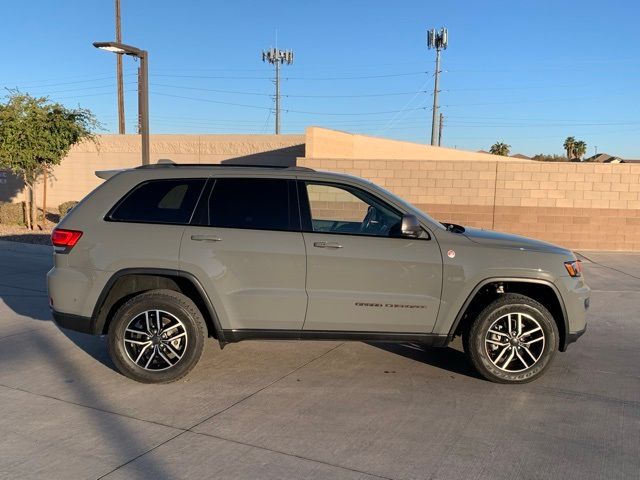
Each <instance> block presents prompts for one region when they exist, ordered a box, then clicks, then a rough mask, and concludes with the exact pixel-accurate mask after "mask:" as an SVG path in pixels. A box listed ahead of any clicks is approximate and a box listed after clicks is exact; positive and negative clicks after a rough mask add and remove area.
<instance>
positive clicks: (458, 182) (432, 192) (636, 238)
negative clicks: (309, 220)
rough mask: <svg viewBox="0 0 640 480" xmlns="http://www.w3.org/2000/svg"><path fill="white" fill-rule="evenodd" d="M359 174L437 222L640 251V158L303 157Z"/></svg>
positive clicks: (303, 160) (578, 245)
mask: <svg viewBox="0 0 640 480" xmlns="http://www.w3.org/2000/svg"><path fill="white" fill-rule="evenodd" d="M298 165H301V166H306V167H310V168H316V169H323V170H334V171H340V172H346V173H350V174H353V175H358V176H362V177H365V178H368V179H369V180H371V181H373V182H375V183H377V184H379V185H381V186H383V187H385V188H388V189H389V190H391V191H393V192H394V193H396V194H398V195H400V196H402V197H403V198H406V199H407V200H409V201H410V202H411V203H413V204H414V205H416V206H417V207H418V208H420V209H422V210H423V211H425V212H427V213H428V214H430V215H431V216H433V217H435V218H436V219H438V220H440V221H449V222H453V223H461V224H463V225H468V226H474V227H481V228H489V229H496V230H502V231H507V232H512V233H517V234H521V235H526V236H530V237H534V238H539V239H542V240H547V241H550V242H553V243H557V244H560V245H564V246H566V247H569V248H573V249H587V250H590V249H593V250H635V251H640V165H637V164H591V163H589V164H583V163H545V162H531V161H518V160H512V159H505V158H501V159H500V161H494V162H478V161H465V160H395V159H391V160H380V159H377V160H376V159H350V158H347V159H335V158H331V159H318V158H312V159H310V158H300V159H298Z"/></svg>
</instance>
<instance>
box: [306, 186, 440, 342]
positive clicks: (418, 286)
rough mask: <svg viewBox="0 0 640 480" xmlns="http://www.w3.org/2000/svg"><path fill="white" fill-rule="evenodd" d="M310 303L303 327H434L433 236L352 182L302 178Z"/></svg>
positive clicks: (436, 270) (436, 264)
mask: <svg viewBox="0 0 640 480" xmlns="http://www.w3.org/2000/svg"><path fill="white" fill-rule="evenodd" d="M298 190H299V191H300V193H301V195H300V205H301V212H302V226H303V230H304V240H305V244H306V248H307V293H308V295H309V305H308V308H307V317H306V321H305V324H304V328H303V330H321V331H324V330H331V331H361V332H396V333H399V332H403V333H430V332H431V331H432V330H433V327H434V325H435V321H436V317H437V314H438V308H439V305H440V293H441V286H442V258H441V254H440V249H439V247H438V245H437V243H436V241H435V240H433V239H431V238H430V236H429V234H428V233H427V232H426V231H425V232H424V234H423V236H422V238H418V239H414V238H403V237H401V236H400V232H399V230H400V222H401V218H402V213H401V212H399V211H398V210H397V209H395V208H394V207H392V206H390V205H388V204H386V203H385V202H384V201H383V200H381V199H379V198H377V197H376V196H374V195H373V194H371V193H369V192H365V191H364V190H362V189H359V188H357V187H353V186H347V185H340V184H331V183H323V182H312V181H301V182H300V184H299V186H298Z"/></svg>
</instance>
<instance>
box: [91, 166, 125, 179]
mask: <svg viewBox="0 0 640 480" xmlns="http://www.w3.org/2000/svg"><path fill="white" fill-rule="evenodd" d="M127 170H131V169H130V168H118V169H115V170H96V177H98V178H102V179H103V180H109V179H110V178H111V177H113V176H114V175H117V174H119V173H120V172H126V171H127Z"/></svg>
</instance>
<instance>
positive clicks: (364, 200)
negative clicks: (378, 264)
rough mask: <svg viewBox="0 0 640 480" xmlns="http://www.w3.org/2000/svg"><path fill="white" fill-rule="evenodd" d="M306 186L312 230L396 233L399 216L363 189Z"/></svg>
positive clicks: (377, 233)
mask: <svg viewBox="0 0 640 480" xmlns="http://www.w3.org/2000/svg"><path fill="white" fill-rule="evenodd" d="M306 188H307V197H308V199H309V210H310V214H311V229H312V230H313V231H314V232H318V233H322V232H325V233H343V234H352V235H373V236H381V237H388V236H395V235H397V234H398V233H399V228H400V223H401V221H402V216H401V215H400V214H399V213H398V212H396V211H395V210H393V209H392V208H391V207H389V206H387V205H385V204H384V203H382V202H381V201H380V200H378V199H376V198H375V197H373V196H371V195H369V194H367V193H366V192H363V191H361V190H358V189H356V188H350V187H347V186H338V185H328V184H316V183H307V184H306Z"/></svg>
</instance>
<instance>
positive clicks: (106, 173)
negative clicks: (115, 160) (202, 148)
mask: <svg viewBox="0 0 640 480" xmlns="http://www.w3.org/2000/svg"><path fill="white" fill-rule="evenodd" d="M175 164H176V162H174V161H173V160H169V159H168V158H161V159H160V160H158V163H155V164H152V165H142V166H141V167H132V168H118V169H115V170H96V177H98V178H102V179H103V180H109V179H110V178H111V177H113V176H114V175H117V174H118V173H120V172H125V171H127V170H132V169H133V168H142V167H154V166H161V167H166V166H172V165H175Z"/></svg>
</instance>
